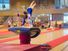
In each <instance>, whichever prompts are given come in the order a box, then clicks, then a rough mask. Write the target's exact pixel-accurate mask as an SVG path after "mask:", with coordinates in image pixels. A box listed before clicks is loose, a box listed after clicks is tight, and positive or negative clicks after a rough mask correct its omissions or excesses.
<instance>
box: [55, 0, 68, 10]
mask: <svg viewBox="0 0 68 51" xmlns="http://www.w3.org/2000/svg"><path fill="white" fill-rule="evenodd" d="M63 7H68V0H55V8H56V9H59V8H63Z"/></svg>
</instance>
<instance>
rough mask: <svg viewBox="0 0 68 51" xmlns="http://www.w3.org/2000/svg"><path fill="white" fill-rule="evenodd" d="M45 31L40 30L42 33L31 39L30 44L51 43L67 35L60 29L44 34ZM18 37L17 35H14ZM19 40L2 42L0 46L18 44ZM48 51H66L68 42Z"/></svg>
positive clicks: (65, 31) (65, 30) (67, 50)
mask: <svg viewBox="0 0 68 51" xmlns="http://www.w3.org/2000/svg"><path fill="white" fill-rule="evenodd" d="M46 31H47V30H45V29H42V30H41V32H44V33H42V34H40V35H39V36H38V37H36V38H33V39H31V44H44V43H47V42H49V41H52V40H54V39H57V38H60V37H62V36H65V35H68V29H60V30H56V31H50V32H46ZM15 36H18V35H15ZM19 43H20V42H19V39H16V40H12V41H8V42H3V43H2V44H19ZM50 51H68V41H66V42H64V43H62V44H60V45H58V46H56V47H55V48H52V49H51V50H50Z"/></svg>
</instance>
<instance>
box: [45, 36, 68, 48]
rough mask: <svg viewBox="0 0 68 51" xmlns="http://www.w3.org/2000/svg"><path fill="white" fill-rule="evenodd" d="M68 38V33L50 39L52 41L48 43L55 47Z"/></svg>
mask: <svg viewBox="0 0 68 51" xmlns="http://www.w3.org/2000/svg"><path fill="white" fill-rule="evenodd" d="M67 40H68V35H65V36H62V37H60V38H57V39H55V40H53V41H50V42H48V43H46V44H48V45H50V46H51V47H52V48H53V47H56V46H57V45H59V44H61V43H63V42H65V41H67Z"/></svg>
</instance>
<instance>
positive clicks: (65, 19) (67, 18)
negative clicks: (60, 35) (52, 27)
mask: <svg viewBox="0 0 68 51" xmlns="http://www.w3.org/2000/svg"><path fill="white" fill-rule="evenodd" d="M64 23H68V13H64Z"/></svg>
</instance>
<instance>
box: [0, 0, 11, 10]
mask: <svg viewBox="0 0 68 51" xmlns="http://www.w3.org/2000/svg"><path fill="white" fill-rule="evenodd" d="M9 9H10V0H0V10H9Z"/></svg>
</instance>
